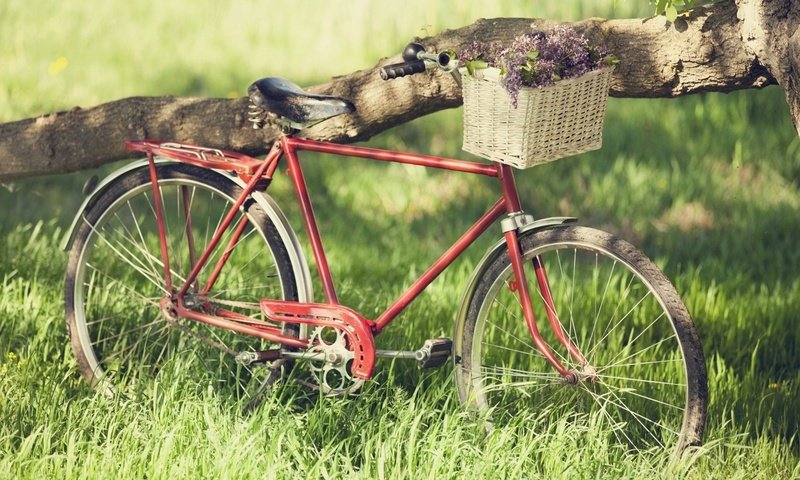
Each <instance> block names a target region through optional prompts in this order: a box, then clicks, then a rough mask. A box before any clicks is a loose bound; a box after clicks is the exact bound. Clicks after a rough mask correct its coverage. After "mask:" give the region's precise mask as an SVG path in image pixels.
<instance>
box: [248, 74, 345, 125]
mask: <svg viewBox="0 0 800 480" xmlns="http://www.w3.org/2000/svg"><path fill="white" fill-rule="evenodd" d="M247 94H248V96H249V97H250V102H251V104H252V105H251V106H250V109H251V112H250V114H251V118H250V120H251V121H252V122H253V127H254V128H259V127H261V126H263V122H264V120H265V118H264V117H263V116H262V114H264V113H266V114H267V115H269V116H272V117H277V118H276V121H277V123H279V124H282V125H287V126H290V127H292V128H296V129H299V130H302V129H304V128H306V127H310V126H311V125H314V124H316V123H319V122H321V121H323V120H327V119H328V118H331V117H335V116H337V115H341V114H343V113H352V112H355V111H356V107H355V106H354V105H353V102H351V101H350V100H348V99H346V98H342V97H332V96H327V95H314V94H311V93H308V92H306V91H304V90H303V89H302V88H300V87H298V86H297V85H295V84H294V83H292V82H290V81H289V80H286V79H284V78H278V77H267V78H262V79H260V80H256V81H255V82H253V84H252V85H250V87H249V88H248V89H247ZM254 107H255V108H254ZM259 110H260V111H259Z"/></svg>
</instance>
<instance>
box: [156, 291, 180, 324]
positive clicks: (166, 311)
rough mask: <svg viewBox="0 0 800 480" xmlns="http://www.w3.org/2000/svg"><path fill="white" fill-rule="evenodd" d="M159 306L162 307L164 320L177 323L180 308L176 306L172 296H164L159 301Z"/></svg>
mask: <svg viewBox="0 0 800 480" xmlns="http://www.w3.org/2000/svg"><path fill="white" fill-rule="evenodd" d="M159 306H160V307H161V315H163V316H164V320H166V321H167V322H169V323H173V324H174V323H177V321H178V310H177V309H176V308H175V304H174V303H173V302H172V297H171V296H164V297H163V298H162V299H161V301H160V302H159Z"/></svg>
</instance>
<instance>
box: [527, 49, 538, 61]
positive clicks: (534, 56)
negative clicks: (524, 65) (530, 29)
mask: <svg viewBox="0 0 800 480" xmlns="http://www.w3.org/2000/svg"><path fill="white" fill-rule="evenodd" d="M525 58H527V59H528V61H529V62H535V61H536V59H537V58H539V51H538V50H531V51H530V52H528V54H527V55H525Z"/></svg>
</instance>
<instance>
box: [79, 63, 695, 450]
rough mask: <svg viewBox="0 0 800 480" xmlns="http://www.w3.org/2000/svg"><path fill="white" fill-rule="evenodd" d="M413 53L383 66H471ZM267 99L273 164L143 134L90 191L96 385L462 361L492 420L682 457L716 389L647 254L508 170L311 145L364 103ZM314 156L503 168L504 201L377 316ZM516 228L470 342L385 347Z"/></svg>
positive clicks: (87, 371) (476, 398) (265, 93)
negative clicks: (323, 214) (345, 298)
mask: <svg viewBox="0 0 800 480" xmlns="http://www.w3.org/2000/svg"><path fill="white" fill-rule="evenodd" d="M406 60H407V61H405V62H403V63H401V64H396V65H392V66H389V67H386V68H385V69H384V70H383V75H384V77H385V78H393V77H399V76H403V75H407V74H412V73H418V72H421V71H424V70H425V69H426V68H428V67H432V66H438V67H440V68H444V69H446V70H452V64H453V63H455V62H454V61H451V60H450V58H449V57H448V56H447V55H446V54H443V55H434V54H430V53H425V52H424V50H420V51H419V52H418V55H417V58H411V59H406ZM249 94H250V98H251V101H252V106H251V108H252V110H251V114H252V120H253V121H254V124H255V126H257V127H259V126H263V123H264V121H265V120H271V121H274V122H277V123H278V124H279V125H281V126H282V128H283V135H281V136H280V138H279V139H278V140H276V141H275V142H274V144H273V146H272V148H271V150H270V151H269V153H268V154H267V155H266V158H265V159H263V160H260V159H255V158H251V157H249V156H247V155H243V154H240V153H236V152H231V151H225V150H218V149H213V148H204V147H199V146H192V145H184V144H177V143H171V142H163V141H152V140H147V141H132V142H129V143H128V144H127V146H128V148H129V149H130V150H133V151H137V152H143V153H144V154H145V155H146V157H147V158H146V159H145V160H140V161H137V162H134V163H131V164H129V165H127V166H125V167H124V168H122V169H121V170H119V171H117V172H115V173H113V174H111V175H110V176H109V177H108V178H106V179H105V180H104V181H102V182H101V183H100V184H99V185H97V187H96V188H95V189H94V190H93V192H91V194H90V195H88V197H87V199H86V200H85V202H84V204H83V206H82V208H81V210H80V212H79V214H78V215H77V217H76V219H75V221H74V223H73V226H72V230H71V232H70V234H69V236H68V239H67V245H69V244H71V249H70V254H69V255H70V256H69V265H68V271H67V277H66V316H67V326H68V329H69V333H70V339H71V344H72V348H73V350H74V353H75V355H76V357H77V361H78V365H79V368H80V370H81V373H82V374H83V376H84V377H85V378H86V379H87V380H88V381H89V382H90V383H91V384H92V385H94V386H95V387H97V388H98V389H100V390H101V391H103V392H105V393H107V394H115V393H119V392H122V391H126V390H128V389H132V388H135V387H136V385H137V380H138V379H141V378H143V376H152V375H155V374H165V373H164V372H165V371H166V370H168V369H167V368H166V367H167V366H168V365H173V366H174V365H181V368H188V369H191V368H195V367H197V368H196V369H195V370H193V371H192V372H193V373H196V374H209V375H211V376H212V377H221V378H223V379H227V380H232V381H234V382H235V383H237V384H242V385H243V386H244V387H243V388H244V392H245V393H246V394H247V397H246V398H247V401H248V402H250V403H255V402H257V398H258V396H259V393H260V392H261V391H263V390H264V389H265V388H266V387H269V386H270V385H272V384H273V383H274V382H276V381H278V380H279V379H281V378H289V379H293V380H296V381H298V382H300V383H302V384H304V385H307V386H311V387H313V388H317V389H320V390H321V391H322V392H324V393H325V394H330V395H341V394H347V393H352V392H354V391H355V390H356V389H358V388H359V387H360V386H361V385H362V383H363V382H364V381H365V380H368V379H370V377H372V375H373V371H374V367H375V361H376V358H378V357H388V358H401V359H413V360H416V361H417V362H419V365H420V366H421V367H426V368H427V367H437V366H440V365H442V364H443V363H445V362H446V360H447V359H448V358H449V357H452V358H453V364H454V370H455V376H456V384H457V387H458V396H459V399H460V400H461V401H462V402H463V403H464V405H466V406H468V407H469V408H473V409H478V410H483V411H490V413H491V419H492V420H491V423H492V424H497V423H498V422H504V421H508V420H512V419H520V418H524V417H523V415H524V414H525V412H526V411H529V410H530V409H535V410H540V411H541V410H542V409H548V411H549V412H550V415H554V416H569V418H571V419H572V420H573V421H575V422H594V423H597V422H601V423H605V424H608V425H609V426H610V427H611V429H610V430H611V431H612V432H613V434H614V437H615V439H616V440H618V441H619V443H621V444H622V445H624V446H625V447H626V448H630V449H643V448H650V447H657V448H661V449H664V448H668V449H673V450H674V451H681V450H683V449H684V447H686V446H687V445H690V444H695V443H697V442H699V440H700V437H701V435H702V432H703V427H704V423H705V414H706V404H707V387H706V371H705V365H704V360H703V354H702V350H701V347H700V343H699V340H698V335H697V333H696V330H695V327H694V324H693V322H692V319H691V318H690V316H689V313H688V311H687V309H686V307H685V306H684V304H683V302H682V300H681V298H680V296H679V295H678V294H677V292H676V290H675V288H674V287H673V286H672V284H670V282H669V281H668V280H667V279H666V278H665V277H664V275H663V274H662V273H661V272H660V271H659V269H658V268H657V267H656V266H655V265H654V264H653V262H652V261H650V260H649V259H648V258H647V257H646V256H645V255H644V254H642V253H641V252H639V251H638V250H637V249H636V248H634V247H633V246H631V245H630V244H628V243H626V242H624V241H622V240H619V239H617V238H615V237H614V236H612V235H610V234H608V233H605V232H601V231H598V230H593V229H590V228H585V227H579V226H574V225H571V224H572V223H573V222H574V221H575V219H574V218H568V217H555V218H544V219H539V220H534V219H533V218H532V217H531V216H530V215H527V214H525V213H523V209H522V206H521V205H520V200H519V196H518V194H517V187H516V185H515V182H514V175H513V171H512V169H511V168H510V167H509V166H508V165H505V164H501V163H494V162H493V163H481V162H472V161H462V160H454V159H447V158H441V157H436V156H430V155H419V154H412V153H403V152H396V151H390V150H382V149H375V148H367V147H362V146H350V145H338V144H334V143H328V142H320V141H313V140H307V139H304V138H300V137H298V136H296V133H297V132H298V131H300V130H302V129H304V128H306V127H308V126H309V125H312V124H315V123H317V122H320V121H323V120H326V119H328V118H331V117H334V116H337V115H342V114H349V113H352V112H353V111H355V106H354V105H353V104H352V103H351V102H350V101H348V100H347V99H344V98H338V97H327V96H318V95H311V94H309V93H306V92H304V91H303V90H301V89H300V88H299V87H297V86H296V85H294V84H292V83H291V82H288V81H286V80H283V79H279V78H265V79H261V80H259V81H257V82H255V83H254V84H253V85H251V87H250V89H249ZM301 151H312V152H322V153H327V154H332V155H341V156H348V157H360V158H365V159H370V160H378V161H385V162H398V163H404V164H411V165H419V166H422V167H428V168H438V169H444V170H449V171H453V172H461V173H465V174H472V175H485V176H488V177H494V178H496V179H497V180H498V183H499V186H500V191H501V192H502V194H501V195H500V196H499V199H498V200H497V201H496V202H495V203H494V204H493V205H491V206H490V207H489V208H488V210H487V211H486V213H485V214H484V215H483V216H482V217H480V218H479V219H478V220H477V221H476V222H475V223H474V225H472V227H470V228H469V229H468V230H467V231H466V232H465V233H464V234H463V235H462V236H461V237H460V238H459V239H458V240H456V241H455V243H453V245H452V246H451V247H450V248H449V249H447V251H445V252H444V253H443V254H442V255H441V257H440V258H439V259H438V260H437V261H436V262H435V263H434V264H433V265H432V266H431V267H430V268H429V269H428V270H427V271H426V272H425V273H423V274H422V275H421V276H420V277H419V278H418V279H417V280H416V281H415V282H414V283H413V284H412V285H410V286H409V287H408V289H407V290H406V291H405V293H403V294H402V295H401V296H400V297H399V298H398V299H397V300H396V301H395V302H394V303H392V304H391V305H390V306H389V307H388V308H386V310H385V311H384V312H383V313H382V314H380V315H379V316H378V317H377V318H366V317H365V316H363V315H362V314H360V313H359V312H357V311H356V310H354V309H352V308H349V307H347V306H344V305H342V304H341V303H340V302H339V300H338V298H337V293H336V288H335V285H334V281H333V278H332V276H331V271H330V268H329V266H328V260H327V257H326V253H325V250H324V248H323V244H322V240H321V238H320V234H319V230H318V228H317V219H316V217H315V216H314V211H313V209H312V204H311V200H310V198H309V192H308V189H307V186H306V182H305V180H304V177H303V170H302V168H301V163H300V161H299V158H298V154H299V153H300V152H301ZM282 162H285V165H286V166H287V167H288V172H289V176H290V177H291V181H292V184H293V186H294V189H295V191H296V193H297V199H298V201H299V205H300V209H301V211H302V216H303V220H304V223H305V228H306V230H307V233H308V237H309V240H310V245H311V249H312V252H313V256H314V261H315V264H316V268H317V270H318V273H319V280H320V282H321V285H322V290H323V299H322V300H321V301H319V302H315V299H314V295H313V294H312V281H311V275H310V273H309V268H308V265H307V262H306V257H305V256H304V253H303V251H302V249H301V248H300V246H299V243H298V240H297V237H296V235H295V233H294V231H293V230H292V228H291V226H290V224H289V222H288V221H287V219H286V217H285V216H284V214H283V213H282V212H281V209H280V208H279V207H278V205H277V204H276V202H275V201H274V200H273V199H272V198H271V197H270V195H269V194H268V190H269V185H270V181H271V180H272V178H273V176H274V175H275V174H276V172H277V171H278V166H279V165H280V164H281V163H282ZM498 220H500V222H499V224H500V229H501V230H502V233H503V236H502V238H501V239H500V240H499V241H498V242H497V243H496V244H494V246H492V247H491V248H490V249H489V251H488V252H487V253H486V255H485V256H484V257H483V259H482V260H481V261H480V263H479V264H478V266H477V268H476V269H475V271H474V273H473V274H472V277H471V279H470V280H469V284H468V285H467V288H466V292H465V294H464V297H463V302H462V304H461V307H460V309H459V311H458V313H457V315H456V321H455V336H454V340H453V341H451V340H450V339H446V338H434V339H430V340H428V341H426V342H425V344H424V345H423V346H422V347H421V348H417V349H411V350H381V349H378V348H376V345H375V338H376V337H377V336H378V334H379V333H381V332H382V331H383V330H384V329H386V328H387V327H388V326H389V325H390V324H391V323H392V321H394V320H395V319H396V318H397V317H398V315H399V314H400V313H402V312H403V310H404V309H405V308H406V306H407V305H409V303H411V302H412V301H413V300H414V299H415V298H416V297H417V296H419V294H420V293H421V292H422V291H423V290H424V289H425V288H426V287H427V286H428V285H429V284H430V283H431V282H432V281H433V280H434V279H435V278H436V277H437V276H439V274H440V273H442V271H443V270H445V269H446V268H447V267H448V266H449V265H450V264H451V263H452V262H453V261H454V260H455V259H456V258H457V257H458V256H459V255H460V254H461V253H462V252H463V251H464V250H465V249H466V248H467V247H469V246H470V244H472V243H473V242H474V241H475V240H476V239H477V238H478V237H479V236H480V235H481V234H483V233H484V232H486V231H487V230H488V229H490V228H491V227H493V226H494V225H496V223H497V221H498ZM544 318H546V319H547V324H548V325H547V328H541V329H540V326H539V320H540V319H544ZM177 360H181V362H177ZM182 371H184V370H182ZM184 372H185V371H184Z"/></svg>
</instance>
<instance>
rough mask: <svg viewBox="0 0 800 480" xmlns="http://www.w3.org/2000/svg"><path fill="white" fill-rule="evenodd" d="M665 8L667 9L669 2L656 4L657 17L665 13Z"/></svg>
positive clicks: (662, 0) (661, 0) (660, 0)
mask: <svg viewBox="0 0 800 480" xmlns="http://www.w3.org/2000/svg"><path fill="white" fill-rule="evenodd" d="M665 8H667V0H658V3H656V15H661V14H662V13H664V9H665Z"/></svg>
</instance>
